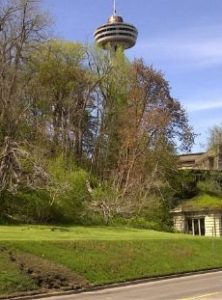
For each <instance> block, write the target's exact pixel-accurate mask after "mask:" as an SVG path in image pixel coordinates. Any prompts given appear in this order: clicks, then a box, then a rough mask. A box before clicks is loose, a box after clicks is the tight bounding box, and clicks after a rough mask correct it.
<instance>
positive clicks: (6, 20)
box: [0, 0, 48, 191]
mask: <svg viewBox="0 0 222 300" xmlns="http://www.w3.org/2000/svg"><path fill="white" fill-rule="evenodd" d="M47 26H48V20H47V18H46V16H45V15H44V14H42V13H40V11H39V10H38V7H37V5H36V2H33V1H31V0H5V1H1V4H0V128H1V133H0V144H1V147H0V152H1V154H0V156H1V158H0V173H1V181H0V185H1V186H0V190H1V191H2V190H4V189H5V188H7V189H14V188H15V187H17V186H18V185H19V184H20V183H22V182H23V183H24V182H25V181H24V176H25V175H24V174H25V172H23V171H22V164H21V160H24V156H25V157H26V158H27V157H28V156H29V155H28V154H27V151H28V150H30V145H29V142H30V139H29V138H30V132H31V131H32V129H33V128H32V121H31V119H32V118H31V116H32V106H31V103H30V101H29V100H30V98H29V96H28V88H29V82H30V77H29V76H27V74H26V72H25V70H24V69H25V65H26V63H27V61H28V59H29V57H30V52H31V51H32V50H33V48H35V47H36V45H37V43H39V42H40V41H42V40H43V39H44V37H45V34H46V28H47ZM25 153H26V154H25ZM36 166H37V164H36ZM23 175H24V176H23ZM6 181H7V183H6Z"/></svg>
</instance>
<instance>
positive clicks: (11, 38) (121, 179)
mask: <svg viewBox="0 0 222 300" xmlns="http://www.w3.org/2000/svg"><path fill="white" fill-rule="evenodd" d="M50 26H51V25H50V22H49V17H48V16H47V15H46V14H45V13H44V12H43V11H41V8H40V5H38V3H37V2H36V1H31V0H4V1H1V4H0V206H1V212H0V219H1V220H2V221H3V222H5V221H8V222H12V221H13V222H60V221H61V222H77V223H79V222H83V223H84V222H85V223H90V222H104V223H109V222H111V221H112V220H113V219H115V218H128V219H129V218H131V219H132V218H145V219H146V218H147V220H151V221H152V218H153V217H152V216H154V215H155V214H154V213H153V212H154V211H155V212H156V219H158V220H160V219H161V218H164V217H165V212H166V211H167V209H168V208H169V201H168V200H169V199H168V194H170V192H169V190H171V185H172V184H171V183H172V177H173V176H175V173H176V172H177V169H176V159H175V155H176V153H177V149H178V148H180V149H184V150H189V149H190V147H191V146H192V144H193V141H194V134H193V131H192V128H191V127H190V126H189V123H188V119H187V114H186V112H185V110H184V109H183V107H182V106H181V104H180V102H179V101H178V100H176V99H174V98H173V97H172V95H171V90H170V85H169V83H168V81H167V80H166V79H165V77H164V75H163V74H162V73H161V72H159V71H157V70H155V69H154V68H153V67H151V66H148V65H146V63H145V62H144V61H143V60H142V59H135V60H134V61H132V62H131V61H129V60H128V59H127V58H126V56H125V55H124V53H123V51H121V49H118V51H117V52H116V53H115V55H114V54H112V55H111V54H110V53H109V51H103V50H101V49H98V48H96V47H94V46H85V45H82V44H79V43H76V42H72V41H65V40H58V39H55V38H54V37H52V36H50V34H49V33H50V31H51V29H50ZM167 191H168V192H167ZM151 212H152V214H151ZM151 215H152V216H151ZM160 215H161V217H160Z"/></svg>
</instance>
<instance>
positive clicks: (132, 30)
mask: <svg viewBox="0 0 222 300" xmlns="http://www.w3.org/2000/svg"><path fill="white" fill-rule="evenodd" d="M137 36H138V31H137V29H136V27H135V26H133V25H132V24H128V23H125V22H124V21H123V18H122V17H121V16H118V15H117V14H116V2H115V1H114V9H113V15H112V16H111V17H110V18H109V19H108V22H107V23H106V24H104V25H102V26H100V27H98V28H97V29H96V31H95V33H94V38H95V41H96V43H97V44H98V45H99V46H100V47H102V48H103V49H110V48H111V49H114V50H115V51H116V50H117V48H122V49H123V50H125V49H128V48H132V47H133V46H134V45H135V44H136V41H137Z"/></svg>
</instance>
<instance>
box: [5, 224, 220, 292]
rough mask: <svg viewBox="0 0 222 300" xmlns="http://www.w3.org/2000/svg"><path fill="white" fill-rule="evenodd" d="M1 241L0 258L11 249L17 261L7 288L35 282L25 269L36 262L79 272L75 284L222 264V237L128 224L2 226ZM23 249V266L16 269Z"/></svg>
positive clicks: (21, 287) (14, 289)
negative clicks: (12, 280) (118, 225)
mask: <svg viewBox="0 0 222 300" xmlns="http://www.w3.org/2000/svg"><path fill="white" fill-rule="evenodd" d="M0 247H6V248H7V251H4V252H2V259H3V260H7V259H8V257H10V255H9V253H12V254H11V256H12V255H13V256H15V258H16V262H15V263H14V262H12V261H9V265H10V266H11V267H10V269H9V271H8V273H7V274H8V275H7V276H11V275H12V277H11V278H14V277H13V276H15V278H16V280H14V283H13V284H12V285H11V288H10V290H9V292H8V293H9V294H10V293H12V292H17V291H21V290H24V291H26V290H31V289H33V288H34V287H35V286H36V284H37V283H36V277H33V276H29V278H27V275H30V274H27V270H29V272H28V273H31V271H32V270H31V271H30V269H33V268H34V269H33V270H34V271H32V272H33V273H34V274H35V273H36V270H35V265H38V264H39V262H40V263H41V266H43V269H44V268H45V270H47V266H50V268H51V269H52V270H53V268H56V266H58V267H60V268H61V267H62V268H64V272H65V273H67V272H70V271H71V272H72V273H73V274H77V275H78V276H80V278H81V280H80V279H78V280H77V281H76V285H75V286H78V284H77V283H78V282H81V284H82V282H83V280H85V282H84V284H88V285H98V284H106V283H113V282H119V281H125V280H132V279H138V278H145V277H151V276H157V275H165V274H175V273H178V272H185V271H194V270H200V269H208V268H214V267H222V239H219V238H215V239H211V238H203V237H192V236H189V235H183V234H172V233H161V232H155V231H149V230H138V229H132V228H130V229H129V228H125V229H124V228H111V227H95V228H90V227H49V226H48V227H47V226H20V227H14V226H9V227H7V226H2V227H0ZM3 254H4V255H3ZM21 255H22V259H23V261H22V264H25V267H24V270H26V272H24V270H21V268H20V270H19V265H20V266H21V258H20V256H21ZM34 261H36V263H35V265H34V266H33V262H34ZM23 262H24V263H23ZM31 262H32V264H31ZM0 263H1V260H0ZM6 265H7V263H6ZM0 266H1V265H0ZM16 266H17V269H16ZM30 266H31V267H30ZM41 268H42V267H41ZM0 270H1V269H0ZM61 272H63V269H62V271H61ZM54 273H55V272H54ZM10 274H11V275H10ZM13 274H14V275H13ZM54 275H55V274H54ZM7 276H3V277H1V273H0V295H1V294H3V292H5V288H2V289H1V285H2V286H3V285H4V286H7V284H9V285H10V284H11V283H10V278H9V277H7ZM49 276H51V275H50V274H49ZM69 276H70V275H69ZM2 278H3V279H2ZM27 280H28V281H27ZM44 280H47V279H44ZM72 280H73V279H72ZM74 281H75V280H74ZM84 284H83V285H81V286H83V287H84ZM37 285H39V282H38V284H37ZM38 288H39V289H40V288H42V287H41V284H40V285H39V286H38ZM48 289H49V290H50V288H48ZM46 290H47V289H46Z"/></svg>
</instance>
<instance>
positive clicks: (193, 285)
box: [44, 272, 222, 300]
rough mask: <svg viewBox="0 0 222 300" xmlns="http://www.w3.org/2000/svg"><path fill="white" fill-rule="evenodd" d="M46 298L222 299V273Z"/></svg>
mask: <svg viewBox="0 0 222 300" xmlns="http://www.w3.org/2000/svg"><path fill="white" fill-rule="evenodd" d="M44 300H222V272H216V273H208V274H202V275H194V276H188V277H180V278H175V279H166V280H161V281H155V282H149V283H143V284H138V285H131V286H127V287H120V288H112V289H107V290H102V291H98V292H90V293H83V294H79V295H72V296H70V295H69V296H62V297H50V298H44Z"/></svg>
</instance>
